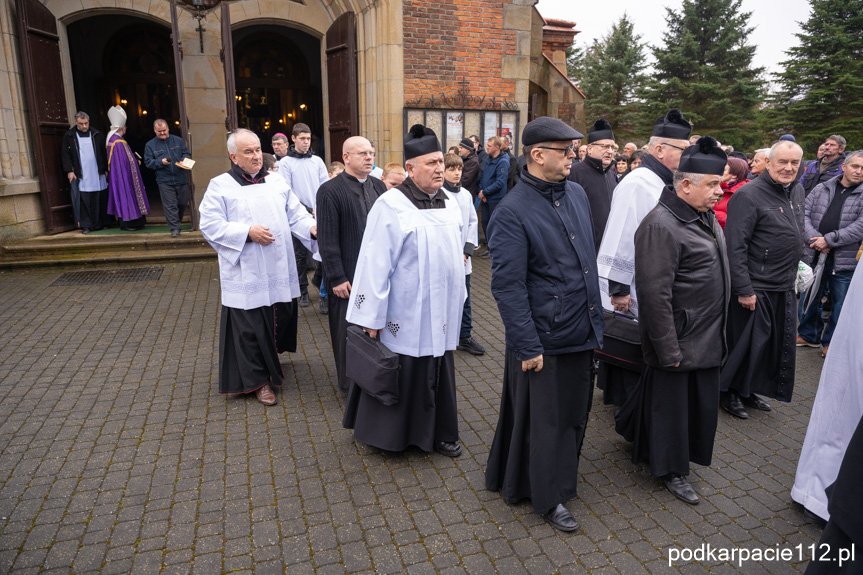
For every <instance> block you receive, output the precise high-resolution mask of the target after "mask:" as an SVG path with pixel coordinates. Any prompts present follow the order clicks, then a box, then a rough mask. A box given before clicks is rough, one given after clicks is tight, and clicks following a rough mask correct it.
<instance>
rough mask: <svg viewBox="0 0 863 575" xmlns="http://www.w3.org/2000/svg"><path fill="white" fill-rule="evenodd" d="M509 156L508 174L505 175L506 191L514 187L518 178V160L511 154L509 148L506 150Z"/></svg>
mask: <svg viewBox="0 0 863 575" xmlns="http://www.w3.org/2000/svg"><path fill="white" fill-rule="evenodd" d="M506 155H507V156H509V174H508V175H507V177H506V191H507V192H508V191H510V190H511V189H513V188H514V187H515V185H516V184H517V183H518V180H519V170H518V160H516V158H515V156H513V155H512V152H510V151H509V150H507V151H506Z"/></svg>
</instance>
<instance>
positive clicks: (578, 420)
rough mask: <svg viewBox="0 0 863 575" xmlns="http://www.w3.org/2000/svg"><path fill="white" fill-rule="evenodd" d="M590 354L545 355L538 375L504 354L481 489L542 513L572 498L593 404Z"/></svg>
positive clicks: (509, 355) (512, 353)
mask: <svg viewBox="0 0 863 575" xmlns="http://www.w3.org/2000/svg"><path fill="white" fill-rule="evenodd" d="M592 357H593V352H592V351H580V352H575V353H565V354H561V355H543V368H542V371H540V372H539V373H537V372H535V371H527V372H524V371H522V370H521V361H520V360H519V359H518V357H517V356H516V353H515V351H513V350H511V349H507V350H506V360H505V363H504V373H503V393H502V394H501V401H500V417H499V418H498V422H497V429H496V431H495V434H494V441H493V442H492V445H491V451H490V452H489V456H488V465H487V467H486V471H485V485H486V487H487V488H488V489H490V490H491V491H500V492H501V495H503V498H504V500H506V501H507V502H509V503H516V502H517V501H520V500H521V499H530V500H531V503H532V504H533V509H534V511H535V512H536V513H546V512H547V511H549V510H550V509H551V508H553V507H554V506H556V505H557V504H558V503H564V502H565V501H567V500H569V499H572V498H573V497H575V495H576V487H577V482H578V459H579V452H580V451H581V444H582V442H583V441H584V432H585V429H586V428H587V419H588V414H589V412H590V406H591V401H592V398H593V385H592V382H591V381H590V363H591V361H592Z"/></svg>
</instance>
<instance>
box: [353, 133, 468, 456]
mask: <svg viewBox="0 0 863 575" xmlns="http://www.w3.org/2000/svg"><path fill="white" fill-rule="evenodd" d="M404 154H405V167H406V168H407V172H408V178H407V179H406V180H405V181H404V182H403V183H402V184H401V185H400V186H398V187H395V188H393V189H392V190H389V191H388V192H386V193H385V194H384V195H382V196H381V197H380V198H378V200H377V201H376V202H375V204H374V205H373V206H372V209H371V210H370V211H369V215H368V222H367V223H366V231H365V233H364V235H363V242H362V247H361V248H360V254H359V257H358V260H357V268H356V273H355V274H354V281H353V285H352V289H351V297H350V302H349V304H348V312H347V320H348V321H349V322H351V323H354V324H357V325H359V326H361V327H363V329H364V330H365V331H366V332H367V333H368V334H369V336H371V337H377V336H378V335H380V341H381V343H383V344H384V345H385V346H386V347H388V348H389V349H390V350H391V351H393V352H395V353H397V354H398V358H399V375H398V388H399V399H398V403H396V404H395V405H390V406H385V405H384V404H383V403H380V402H379V401H378V400H377V399H375V398H374V397H372V396H371V395H369V394H368V393H366V392H364V391H363V390H362V389H360V388H359V386H357V384H356V383H355V382H351V387H350V391H349V392H348V399H347V404H346V406H345V416H344V419H343V421H342V423H343V425H344V426H345V427H346V428H351V429H353V430H354V438H355V439H357V440H358V441H361V442H363V443H366V444H368V445H371V446H374V447H377V448H379V449H383V450H386V451H403V450H405V449H406V448H407V447H409V446H411V445H413V446H416V447H419V448H420V449H422V450H423V451H427V452H430V451H432V450H434V451H437V452H438V453H441V454H443V455H445V456H447V457H458V456H459V455H461V452H462V448H461V446H460V445H459V444H458V412H457V409H456V391H455V363H454V359H453V350H454V349H455V348H456V346H457V345H458V336H459V325H460V323H461V314H462V305H463V304H464V299H465V294H466V292H465V281H464V256H463V255H462V252H463V250H464V237H463V231H462V227H463V225H464V223H463V220H462V212H461V209H460V208H459V206H458V204H457V203H456V202H455V200H452V199H450V198H449V196H447V193H446V192H445V191H444V190H443V189H442V187H443V182H444V180H443V172H444V161H443V154H442V153H441V145H440V141H438V138H437V136H436V135H435V133H434V132H433V131H432V130H431V129H429V128H426V127H424V126H422V125H419V124H416V125H414V126H412V127H411V129H410V131H409V132H408V133H407V134H405V139H404Z"/></svg>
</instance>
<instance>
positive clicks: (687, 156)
mask: <svg viewBox="0 0 863 575" xmlns="http://www.w3.org/2000/svg"><path fill="white" fill-rule="evenodd" d="M727 163H728V156H727V155H726V154H725V152H723V151H722V148H720V147H719V146H718V145H717V144H716V140H714V139H713V138H711V137H710V136H704V137H702V138H699V139H698V141H697V142H695V145H694V146H689V147H688V148H686V149H685V150H683V153H682V154H681V155H680V165H679V166H678V167H677V171H678V172H684V173H687V174H709V175H712V176H721V175H722V174H724V173H725V164H727Z"/></svg>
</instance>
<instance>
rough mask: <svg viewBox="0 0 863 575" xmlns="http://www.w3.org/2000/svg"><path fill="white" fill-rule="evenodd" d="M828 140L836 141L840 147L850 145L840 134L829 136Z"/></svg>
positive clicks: (843, 147)
mask: <svg viewBox="0 0 863 575" xmlns="http://www.w3.org/2000/svg"><path fill="white" fill-rule="evenodd" d="M827 140H833V141H834V142H836V143H837V144H839V147H840V148H842V149H843V150H844V149H845V146H846V145H848V142H846V141H845V138H843V137H842V136H840V135H839V134H833V135H832V136H827V139H826V140H825V141H827Z"/></svg>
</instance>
